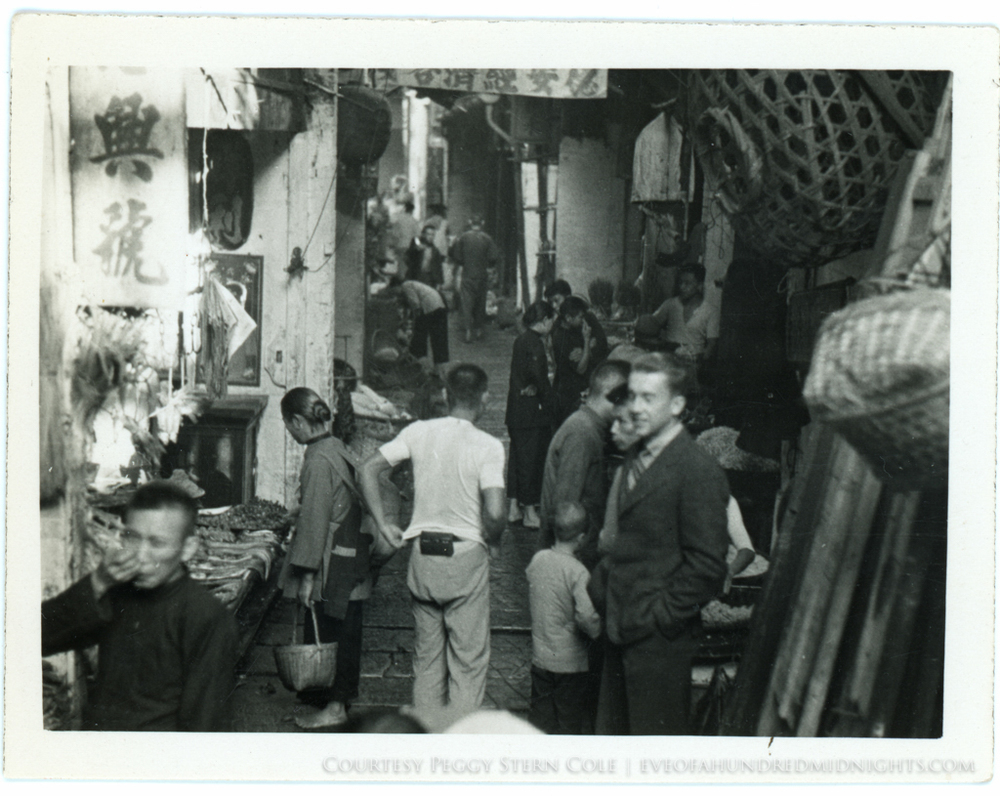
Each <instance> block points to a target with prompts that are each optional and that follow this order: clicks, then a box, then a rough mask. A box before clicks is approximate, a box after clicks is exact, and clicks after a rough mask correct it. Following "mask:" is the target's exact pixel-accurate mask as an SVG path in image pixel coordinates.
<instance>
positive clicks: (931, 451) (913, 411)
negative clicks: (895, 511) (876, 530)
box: [803, 288, 951, 489]
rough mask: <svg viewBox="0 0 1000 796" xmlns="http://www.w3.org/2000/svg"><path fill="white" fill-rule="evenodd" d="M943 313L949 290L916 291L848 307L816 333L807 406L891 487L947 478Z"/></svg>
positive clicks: (946, 316)
mask: <svg viewBox="0 0 1000 796" xmlns="http://www.w3.org/2000/svg"><path fill="white" fill-rule="evenodd" d="M950 308H951V294H950V291H948V290H944V289H940V288H937V289H936V288H917V289H913V290H906V291H900V292H895V293H888V294H886V295H880V296H875V297H872V298H868V299H864V300H862V301H858V302H855V303H854V304H850V305H849V306H848V307H846V308H845V309H843V310H840V311H839V312H837V313H834V314H833V315H831V316H830V317H828V318H827V319H826V321H824V323H823V326H822V327H821V329H820V333H819V339H818V341H817V343H816V349H815V351H814V352H813V359H812V367H811V369H810V371H809V376H808V378H807V379H806V384H805V388H804V390H803V395H804V396H805V399H806V401H807V402H808V404H809V408H810V410H811V411H812V413H813V416H814V417H815V418H816V419H817V420H821V421H824V422H827V423H829V424H830V425H831V426H833V428H835V429H836V430H837V431H838V432H839V433H840V434H842V435H843V436H844V438H845V439H847V441H848V442H850V443H851V445H852V446H853V447H854V448H856V449H857V451H858V452H859V453H861V454H862V456H864V457H865V459H866V460H867V461H868V463H869V464H870V465H871V467H872V470H873V471H874V473H875V475H876V476H878V477H879V478H880V479H881V480H882V481H884V482H886V483H887V484H890V485H892V486H893V487H898V488H906V489H913V488H919V487H925V486H930V485H935V484H941V483H944V479H945V478H946V476H947V472H948V428H949V426H948V408H949V385H950V379H949V373H950V337H949V330H950V320H951V309H950Z"/></svg>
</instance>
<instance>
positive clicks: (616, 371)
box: [589, 359, 632, 403]
mask: <svg viewBox="0 0 1000 796" xmlns="http://www.w3.org/2000/svg"><path fill="white" fill-rule="evenodd" d="M631 369H632V368H631V366H630V365H629V364H628V363H627V362H622V361H621V360H619V359H608V360H605V361H604V362H602V363H601V364H600V365H598V366H597V367H596V368H594V372H593V373H591V374H590V392H589V394H590V395H604V394H605V393H607V392H608V390H609V389H611V387H612V385H620V384H625V383H627V382H628V374H629V371H630V370H631ZM616 389H617V387H616ZM612 392H614V390H612ZM609 400H610V396H609ZM612 403H614V401H612Z"/></svg>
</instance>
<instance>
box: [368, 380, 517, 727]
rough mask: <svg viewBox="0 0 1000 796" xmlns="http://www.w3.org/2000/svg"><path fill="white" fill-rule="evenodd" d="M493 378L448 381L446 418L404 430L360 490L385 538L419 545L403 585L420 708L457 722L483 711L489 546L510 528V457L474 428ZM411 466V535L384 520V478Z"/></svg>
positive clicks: (374, 462)
mask: <svg viewBox="0 0 1000 796" xmlns="http://www.w3.org/2000/svg"><path fill="white" fill-rule="evenodd" d="M486 388H487V376H486V373H485V372H484V371H483V370H482V368H480V367H478V366H477V365H469V364H461V365H457V366H455V368H453V369H452V370H451V372H449V374H448V381H447V391H448V405H449V412H450V413H449V415H448V416H447V417H441V418H435V419H432V420H420V421H417V422H415V423H412V424H411V425H409V426H407V427H406V428H404V429H403V430H402V431H401V432H400V433H399V435H398V436H397V437H396V438H395V439H393V440H392V441H390V442H388V443H386V444H385V445H383V446H382V447H381V448H380V449H379V450H378V452H376V453H374V454H373V455H372V456H371V457H370V458H369V459H368V460H367V461H366V462H365V464H364V465H363V467H362V474H361V483H362V488H363V490H364V495H365V498H366V499H367V501H368V503H369V506H370V508H371V513H372V517H373V518H374V519H375V522H376V524H377V526H378V529H379V533H380V534H382V536H383V537H384V538H385V539H386V540H388V541H390V542H391V543H392V544H393V545H395V546H397V547H399V546H402V544H404V543H405V542H407V541H409V540H416V543H415V544H414V546H413V549H412V551H411V554H410V562H409V569H408V572H407V578H406V585H407V587H408V589H409V591H410V596H411V599H412V607H413V618H414V624H415V630H416V633H415V640H414V655H413V674H414V683H413V704H414V708H415V709H416V710H417V711H427V712H431V713H439V712H441V711H446V712H447V713H448V714H449V715H450V716H452V717H453V718H457V717H458V716H459V715H464V714H467V713H471V712H472V711H475V710H477V709H478V708H479V706H480V705H481V704H482V701H483V697H484V695H485V691H486V673H487V669H488V667H489V659H490V588H489V558H490V549H489V548H490V546H492V545H496V544H498V543H499V541H500V535H501V534H502V533H503V529H504V498H503V493H504V483H503V467H504V451H503V444H502V443H501V442H500V440H498V439H496V438H495V437H492V436H490V435H489V434H487V433H486V432H484V431H481V430H480V429H478V428H476V427H475V425H474V424H475V422H476V421H477V420H478V419H479V418H480V417H481V415H482V413H483V411H484V410H485V408H486V406H487V403H488V401H489V394H488V393H487V390H486ZM407 459H409V460H411V461H412V462H413V479H414V506H413V517H412V519H411V521H410V525H409V527H408V528H407V529H406V532H405V533H404V532H403V531H402V529H401V528H399V527H398V526H396V525H393V524H391V523H389V522H388V521H387V520H386V517H385V512H384V507H383V505H382V497H381V492H380V490H379V478H380V476H381V475H382V474H383V473H388V472H389V471H390V470H391V469H392V468H393V467H394V466H396V465H397V464H399V463H401V462H403V461H405V460H407Z"/></svg>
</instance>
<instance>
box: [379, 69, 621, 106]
mask: <svg viewBox="0 0 1000 796" xmlns="http://www.w3.org/2000/svg"><path fill="white" fill-rule="evenodd" d="M395 86H409V87H411V88H439V89H448V90H450V91H464V92H466V93H469V94H518V95H521V96H524V97H558V98H562V99H603V98H604V97H606V96H607V94H608V70H607V69H376V70H375V88H377V89H382V88H393V87H395Z"/></svg>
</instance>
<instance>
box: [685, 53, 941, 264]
mask: <svg viewBox="0 0 1000 796" xmlns="http://www.w3.org/2000/svg"><path fill="white" fill-rule="evenodd" d="M878 80H879V85H880V86H882V87H886V86H887V87H888V89H887V90H888V91H889V92H891V93H892V96H893V101H892V105H893V108H892V113H890V112H889V111H888V110H886V109H885V106H884V105H883V104H882V103H881V102H880V101H879V100H878V99H877V98H876V97H875V94H874V93H873V92H872V91H870V90H869V88H868V86H867V83H866V82H865V79H864V73H855V72H849V71H833V70H829V71H828V70H814V71H790V70H753V69H749V70H737V69H727V70H705V71H701V72H699V73H697V77H696V79H695V86H696V88H697V90H698V100H697V102H696V105H695V108H696V110H697V111H698V112H700V116H698V117H697V122H696V124H695V126H694V135H695V150H696V152H697V153H698V158H699V161H700V162H701V165H702V167H703V168H704V170H705V172H706V176H707V178H708V181H709V184H710V185H711V186H712V188H713V190H715V191H717V193H718V195H719V198H720V199H721V201H722V204H723V206H724V208H725V209H726V211H727V213H729V214H730V216H731V218H732V221H733V225H734V226H735V228H736V230H737V232H738V233H739V234H740V236H741V237H742V239H743V240H744V242H745V243H746V244H747V245H748V246H750V247H751V248H752V249H754V250H755V251H756V252H757V253H758V254H761V255H765V256H768V257H770V258H771V259H772V260H776V261H780V262H781V263H782V264H784V265H789V266H818V265H822V264H823V263H825V262H829V261H831V260H834V259H837V258H838V257H843V256H845V255H847V254H850V253H852V252H854V251H858V250H860V249H863V248H866V247H868V246H870V245H872V244H873V243H874V240H875V236H876V234H877V232H878V225H879V221H880V219H881V216H882V213H883V211H884V209H885V202H886V197H887V193H888V188H889V185H890V182H891V180H892V178H893V175H894V174H895V172H896V169H897V166H898V165H899V162H900V160H901V159H902V157H903V155H904V153H905V149H906V143H905V141H906V139H905V136H904V135H903V134H902V129H901V128H900V126H899V125H898V124H897V122H896V121H895V117H894V115H893V114H895V115H896V116H900V114H905V115H906V116H905V120H906V125H907V127H908V128H909V129H919V130H921V131H923V132H924V134H927V133H928V132H930V130H931V128H932V127H933V124H934V114H935V110H936V107H937V103H938V101H939V99H940V93H941V84H942V81H941V79H940V73H926V72H903V71H896V72H881V73H878Z"/></svg>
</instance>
